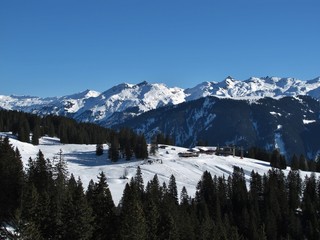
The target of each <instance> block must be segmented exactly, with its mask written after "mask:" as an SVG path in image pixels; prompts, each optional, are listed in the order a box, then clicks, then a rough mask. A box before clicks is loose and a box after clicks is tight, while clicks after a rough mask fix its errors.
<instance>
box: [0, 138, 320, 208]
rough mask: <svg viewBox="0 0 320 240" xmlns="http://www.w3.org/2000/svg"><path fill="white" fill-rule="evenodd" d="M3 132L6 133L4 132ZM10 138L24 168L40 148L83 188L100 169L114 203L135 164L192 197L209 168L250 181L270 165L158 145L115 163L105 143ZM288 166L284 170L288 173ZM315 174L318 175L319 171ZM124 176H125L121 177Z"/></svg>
mask: <svg viewBox="0 0 320 240" xmlns="http://www.w3.org/2000/svg"><path fill="white" fill-rule="evenodd" d="M2 135H6V134H5V133H4V134H2ZM8 136H9V137H10V143H11V144H12V145H13V146H14V147H18V149H19V150H20V153H21V156H22V160H23V163H24V166H25V167H27V163H28V159H29V157H31V158H35V157H36V155H37V153H38V152H39V150H41V151H42V153H43V154H44V156H45V158H49V159H50V160H51V161H57V160H55V159H57V158H58V154H59V152H60V150H61V151H62V154H63V158H64V159H65V160H66V162H67V167H68V171H69V174H71V173H72V174H73V175H74V176H75V177H76V178H78V177H80V178H81V180H82V182H83V186H84V188H85V189H86V188H87V186H88V183H89V181H90V180H91V179H93V180H94V181H97V176H98V174H99V172H101V171H103V172H104V173H105V174H106V176H107V181H108V184H109V187H110V190H111V193H112V197H113V200H114V202H115V204H116V205H117V204H118V203H119V201H120V199H121V197H122V193H123V189H124V187H125V184H126V183H127V182H129V181H130V178H131V177H133V176H134V175H135V173H136V169H137V166H140V168H141V171H142V176H143V179H144V183H145V185H146V183H147V182H148V181H149V180H151V179H152V178H153V177H154V175H155V174H157V175H158V178H159V181H160V183H161V184H162V182H166V183H168V181H169V178H170V176H171V175H172V174H173V175H174V176H175V178H176V183H177V187H178V192H180V191H181V189H182V187H183V186H185V187H186V189H187V191H188V194H189V196H192V197H194V194H195V191H196V186H197V183H198V182H199V180H200V179H201V176H202V174H203V172H204V171H209V172H210V173H211V174H212V176H214V175H217V176H223V175H224V176H225V177H226V178H227V177H228V175H229V174H231V173H232V171H233V166H238V167H241V168H242V169H243V170H244V173H245V177H246V179H247V182H248V183H249V180H250V174H251V171H252V170H254V171H256V172H258V173H259V174H261V175H263V174H264V173H267V172H268V170H269V169H270V164H269V163H267V162H263V161H259V160H256V159H250V158H243V159H241V158H240V157H233V156H227V157H223V156H216V155H206V154H200V156H199V157H191V158H181V157H179V156H178V153H179V152H184V151H186V150H187V149H185V148H181V147H176V146H167V147H166V148H165V149H161V148H159V150H158V152H157V153H156V155H155V156H149V159H148V160H131V161H126V160H119V161H118V162H116V163H113V162H111V161H110V160H109V159H108V151H107V149H108V146H107V145H104V154H103V155H102V156H96V154H95V151H96V145H95V144H92V145H80V144H61V143H60V142H59V139H57V138H50V137H43V138H41V139H40V144H39V145H38V146H34V145H32V144H28V143H23V142H20V141H18V140H16V139H15V138H14V137H13V136H11V135H10V134H8ZM289 170H290V168H289V167H288V168H287V169H286V170H284V173H285V174H287V173H288V171H289ZM307 174H308V175H309V174H310V172H302V171H300V175H301V177H303V178H304V176H305V175H307ZM318 176H320V175H319V174H318ZM124 177H125V178H124Z"/></svg>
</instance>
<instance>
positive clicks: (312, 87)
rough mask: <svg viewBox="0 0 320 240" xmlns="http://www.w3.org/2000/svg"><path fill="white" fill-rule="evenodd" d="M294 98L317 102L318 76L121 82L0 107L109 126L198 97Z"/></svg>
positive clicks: (10, 100)
mask: <svg viewBox="0 0 320 240" xmlns="http://www.w3.org/2000/svg"><path fill="white" fill-rule="evenodd" d="M297 95H309V96H311V97H313V98H316V99H320V77H318V78H315V79H312V80H308V81H303V80H299V79H295V78H278V77H262V78H256V77H252V78H250V79H248V80H244V81H240V80H236V79H234V78H232V77H227V78H226V79H225V80H224V81H221V82H203V83H201V84H199V85H197V86H195V87H193V88H188V89H182V88H179V87H168V86H166V85H165V84H162V83H154V84H151V83H148V82H142V83H139V84H127V83H123V84H119V85H117V86H114V87H112V88H110V89H109V90H106V91H104V92H101V93H100V92H97V91H93V90H86V91H84V92H81V93H77V94H72V95H68V96H63V97H51V98H40V97H30V96H13V95H11V96H4V95H0V108H3V109H8V110H19V111H24V112H29V113H35V114H40V115H44V114H56V115H62V116H67V117H72V118H74V119H76V120H78V121H83V122H94V123H98V124H101V125H104V126H111V125H114V124H118V123H121V122H123V121H124V120H125V119H128V118H131V117H134V116H137V115H139V114H141V113H144V112H147V111H149V110H152V109H157V108H159V107H163V106H168V105H177V104H180V103H183V102H188V101H191V100H196V99H199V98H201V97H207V96H215V97H219V98H234V99H260V98H264V97H272V98H281V97H284V96H297Z"/></svg>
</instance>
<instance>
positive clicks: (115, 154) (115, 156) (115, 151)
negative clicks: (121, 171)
mask: <svg viewBox="0 0 320 240" xmlns="http://www.w3.org/2000/svg"><path fill="white" fill-rule="evenodd" d="M109 159H110V160H111V161H112V162H117V161H118V160H119V141H118V137H117V136H114V137H113V139H112V140H111V144H110V147H109Z"/></svg>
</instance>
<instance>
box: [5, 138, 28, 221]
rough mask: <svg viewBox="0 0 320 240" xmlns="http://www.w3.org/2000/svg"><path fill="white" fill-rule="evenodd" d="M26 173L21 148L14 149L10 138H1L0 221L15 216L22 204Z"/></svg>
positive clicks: (8, 219)
mask: <svg viewBox="0 0 320 240" xmlns="http://www.w3.org/2000/svg"><path fill="white" fill-rule="evenodd" d="M23 183H24V173H23V166H22V161H21V156H20V153H19V150H18V149H16V150H14V149H13V147H12V145H11V144H10V142H9V138H8V137H5V138H4V139H1V138H0V223H1V222H2V221H4V220H6V221H10V220H11V219H13V218H15V211H16V210H17V209H18V207H19V206H20V200H21V195H22V189H23Z"/></svg>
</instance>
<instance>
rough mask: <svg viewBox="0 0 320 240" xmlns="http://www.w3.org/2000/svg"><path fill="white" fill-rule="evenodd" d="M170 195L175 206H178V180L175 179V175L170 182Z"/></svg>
mask: <svg viewBox="0 0 320 240" xmlns="http://www.w3.org/2000/svg"><path fill="white" fill-rule="evenodd" d="M168 194H169V197H170V198H171V199H172V201H173V202H174V203H175V204H178V189H177V183H176V178H175V177H174V175H171V177H170V180H169V184H168Z"/></svg>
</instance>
